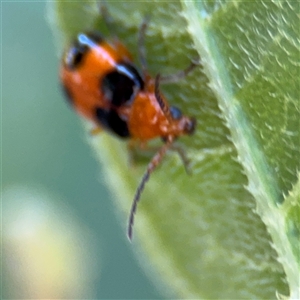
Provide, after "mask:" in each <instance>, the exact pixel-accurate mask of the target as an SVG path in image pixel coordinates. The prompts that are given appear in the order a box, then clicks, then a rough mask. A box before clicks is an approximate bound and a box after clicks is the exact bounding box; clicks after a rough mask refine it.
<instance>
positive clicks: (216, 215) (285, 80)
mask: <svg viewBox="0 0 300 300" xmlns="http://www.w3.org/2000/svg"><path fill="white" fill-rule="evenodd" d="M108 9H109V12H110V13H111V15H112V17H113V30H114V34H116V35H117V36H118V37H119V38H120V39H121V40H122V41H124V43H125V44H126V45H127V46H128V48H129V49H132V52H133V54H134V55H135V57H136V53H137V42H136V40H137V31H138V27H139V24H140V23H141V21H142V19H143V18H144V16H145V15H146V14H149V13H150V14H151V21H150V24H149V30H148V31H147V38H146V48H147V59H148V65H149V69H150V70H149V71H150V73H151V74H153V75H155V74H156V73H158V72H160V73H164V74H169V73H174V72H176V71H177V70H181V69H184V68H185V67H186V66H187V65H188V64H189V61H190V60H191V59H192V58H193V57H195V56H196V53H199V55H200V57H201V60H202V63H203V69H202V68H200V67H199V69H197V70H196V71H195V72H193V74H192V75H189V76H188V77H187V78H186V79H184V80H183V81H182V82H180V83H178V84H172V85H168V86H165V87H163V91H164V93H165V94H166V95H167V96H168V99H169V102H170V103H172V105H177V106H179V107H180V108H182V110H183V112H184V113H185V114H186V115H192V116H195V117H196V118H197V122H198V123H197V131H196V133H195V135H194V136H192V137H184V138H181V139H180V140H179V141H178V142H179V143H180V144H181V145H184V147H185V148H186V150H187V153H188V155H189V157H191V159H192V166H193V176H188V175H186V174H185V172H184V168H183V167H182V164H181V161H180V159H179V158H178V157H177V156H176V155H175V154H174V153H170V154H169V155H168V157H167V158H166V159H165V160H164V162H163V164H162V165H161V167H160V168H159V169H158V170H157V171H155V173H153V174H152V177H151V179H150V181H149V183H148V184H147V186H146V189H145V191H144V193H143V195H142V201H141V202H140V204H139V207H138V213H137V216H136V223H135V229H134V230H135V240H136V241H137V243H136V242H134V244H133V247H134V248H137V247H138V249H141V250H142V252H143V255H144V262H145V265H148V266H149V265H151V267H150V269H152V272H151V271H149V273H152V274H155V275H157V274H158V275H159V276H153V277H155V278H156V281H157V283H158V284H160V285H162V286H163V285H164V284H166V285H167V286H169V287H170V291H172V292H171V295H172V296H173V297H174V296H177V297H181V298H197V299H198V298H208V299H274V298H276V293H277V294H281V295H290V296H291V297H292V298H295V297H297V295H298V293H299V281H298V280H299V252H298V249H299V232H300V230H299V227H300V226H299V206H300V200H299V198H300V195H299V173H298V170H299V169H300V168H299V148H300V145H299V141H300V136H299V127H300V126H299V120H300V118H299V36H300V35H299V31H300V29H299V26H298V25H299V2H293V1H285V2H279V1H278V2H276V1H275V2H266V1H256V2H236V1H235V2H233V1H201V2H200V1H182V2H179V1H178V2H159V4H158V3H156V2H111V3H108ZM51 11H52V17H51V20H52V23H54V24H55V25H56V26H57V28H58V29H56V31H58V32H60V34H61V36H63V39H69V38H71V37H72V36H73V35H74V32H76V31H82V30H85V29H90V27H94V28H97V29H100V30H101V31H103V30H104V31H105V32H107V30H106V29H104V27H103V21H102V20H101V17H100V16H99V15H98V14H97V7H96V6H95V4H94V3H91V2H88V1H86V2H85V1H81V2H80V3H77V2H76V4H74V3H73V4H70V2H63V1H62V2H55V3H52V4H51ZM79 11H81V13H79ZM85 12H89V14H87V13H85ZM75 16H76V17H75ZM128 16H130V18H128ZM82 24H85V25H86V26H82ZM89 141H90V143H91V145H92V146H93V147H94V149H95V150H96V153H97V156H98V157H99V160H100V161H101V163H102V167H103V168H104V169H105V172H106V174H107V178H106V180H107V182H108V184H109V185H110V186H111V187H112V190H113V192H114V193H115V195H116V206H117V207H118V208H119V209H120V210H121V211H122V212H124V214H121V222H122V224H123V226H124V234H125V225H126V218H127V216H128V212H129V209H130V205H131V201H132V198H133V195H134V193H135V189H136V187H137V184H138V183H139V180H140V178H141V176H142V174H143V171H144V170H145V167H146V165H145V164H143V163H140V164H138V165H137V166H136V167H135V168H130V167H128V156H127V153H126V144H125V143H124V142H120V141H118V140H116V139H114V138H113V137H110V136H107V135H103V136H99V137H97V138H96V139H92V140H91V139H89ZM138 253H139V252H138ZM148 270H149V268H148ZM157 278H159V279H157ZM161 279H163V284H162V283H161Z"/></svg>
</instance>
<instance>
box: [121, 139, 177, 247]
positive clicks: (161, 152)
mask: <svg viewBox="0 0 300 300" xmlns="http://www.w3.org/2000/svg"><path fill="white" fill-rule="evenodd" d="M172 143H173V138H172V137H169V138H168V140H167V142H166V143H165V144H164V145H163V146H162V147H161V148H160V149H159V150H158V152H157V153H156V154H155V155H154V157H153V158H152V160H151V161H150V163H149V164H148V167H147V170H146V172H145V174H144V175H143V178H142V180H141V182H140V184H139V186H138V188H137V190H136V193H135V196H134V199H133V202H132V205H131V210H130V215H129V220H128V231H127V235H128V238H129V240H130V241H131V240H132V231H133V224H134V215H135V212H136V209H137V204H138V202H139V200H140V198H141V194H142V192H143V190H144V188H145V184H146V182H147V181H148V180H149V178H150V174H151V173H152V172H153V171H154V170H155V168H156V167H157V166H158V165H159V164H160V162H161V160H162V158H163V157H164V155H165V154H166V152H167V150H168V149H169V148H170V146H171V145H172Z"/></svg>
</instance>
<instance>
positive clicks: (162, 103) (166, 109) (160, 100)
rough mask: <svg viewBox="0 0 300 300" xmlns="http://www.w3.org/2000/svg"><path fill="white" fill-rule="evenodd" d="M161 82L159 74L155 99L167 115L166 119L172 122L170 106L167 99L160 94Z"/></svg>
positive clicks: (156, 81) (156, 78) (156, 79)
mask: <svg viewBox="0 0 300 300" xmlns="http://www.w3.org/2000/svg"><path fill="white" fill-rule="evenodd" d="M159 82H160V74H157V75H156V77H155V87H154V88H155V90H154V92H155V98H156V100H157V102H158V104H159V106H160V108H161V110H162V111H163V113H164V114H165V116H166V118H167V119H169V120H172V116H171V113H170V110H169V106H168V104H167V103H166V101H165V99H163V97H162V96H161V94H160V91H159Z"/></svg>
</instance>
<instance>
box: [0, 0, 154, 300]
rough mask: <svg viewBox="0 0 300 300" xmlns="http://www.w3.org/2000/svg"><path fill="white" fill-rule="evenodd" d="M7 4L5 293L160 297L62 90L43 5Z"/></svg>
mask: <svg viewBox="0 0 300 300" xmlns="http://www.w3.org/2000/svg"><path fill="white" fill-rule="evenodd" d="M1 5H2V43H1V46H2V87H1V91H2V116H1V119H2V122H1V125H2V145H1V150H2V162H1V164H2V191H1V192H2V201H3V215H2V216H3V239H2V249H3V257H2V260H3V268H4V269H3V278H2V280H3V283H4V284H3V291H2V293H3V295H2V299H3V298H8V299H9V298H40V299H41V298H79V297H80V298H82V299H83V298H97V299H100V298H101V299H103V298H107V299H150V298H151V299H160V295H159V292H158V291H157V290H156V288H155V287H154V286H153V284H152V283H151V282H150V280H149V279H148V278H147V276H146V275H145V273H144V271H143V270H142V269H141V267H140V266H139V263H138V262H137V260H136V258H135V257H134V255H133V252H134V251H135V249H134V245H131V244H130V243H129V242H128V241H127V238H126V235H125V225H126V224H122V226H120V223H121V222H120V220H119V219H120V218H118V214H117V213H116V209H115V207H114V205H113V201H112V194H110V191H109V190H108V189H107V188H106V186H105V184H104V176H105V174H103V173H102V172H101V168H100V166H99V165H98V164H97V163H96V160H95V159H94V157H93V153H92V151H91V149H90V148H89V147H88V145H87V143H86V142H85V136H84V130H83V127H82V125H81V124H80V120H79V118H78V116H77V115H75V113H74V112H73V111H71V109H70V108H69V107H68V105H67V103H66V102H65V101H64V99H63V96H62V94H61V91H60V88H59V82H58V74H57V72H58V71H57V70H58V65H59V58H58V57H57V56H56V49H55V46H54V44H53V39H52V32H51V30H50V28H49V26H48V24H47V20H46V3H45V2H25V1H24V2H13V1H5V2H1Z"/></svg>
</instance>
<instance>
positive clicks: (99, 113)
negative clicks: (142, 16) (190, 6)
mask: <svg viewBox="0 0 300 300" xmlns="http://www.w3.org/2000/svg"><path fill="white" fill-rule="evenodd" d="M146 27H147V22H146V21H144V22H143V23H142V26H141V29H140V33H139V39H138V44H139V57H140V63H141V68H142V72H139V71H138V70H137V68H136V67H135V66H134V64H133V60H132V57H131V55H130V53H129V51H128V50H127V49H126V47H125V46H124V45H123V44H122V43H120V42H119V41H116V40H113V41H110V42H109V41H107V40H105V39H104V38H103V37H102V35H101V34H100V33H98V32H96V31H92V32H87V33H80V34H78V36H77V38H76V39H75V40H74V41H73V43H72V44H71V45H70V46H69V48H68V49H67V50H66V52H65V53H64V56H63V59H62V64H61V68H60V78H61V83H62V86H63V89H64V91H65V94H66V96H67V98H68V99H69V101H70V102H71V104H72V105H73V107H74V108H75V110H76V111H77V112H78V113H79V114H80V115H82V116H83V117H85V118H87V119H88V120H90V121H92V122H93V123H94V125H95V130H93V131H94V132H96V131H97V130H98V129H100V128H101V129H104V130H107V131H109V132H111V133H112V134H113V135H116V136H118V137H120V138H124V139H129V140H131V141H138V142H141V143H143V144H145V143H146V142H147V141H149V140H151V139H154V138H157V137H160V138H162V140H163V142H164V144H163V145H162V147H161V148H160V149H159V150H158V152H157V153H156V155H155V156H154V157H153V158H152V160H151V161H150V163H149V164H148V167H147V170H146V172H145V174H144V176H143V178H142V180H141V182H140V185H139V186H138V188H137V191H136V194H135V197H134V200H133V203H132V207H131V212H130V217H129V223H128V237H129V239H132V228H133V223H134V214H135V212H136V207H137V203H138V201H139V199H140V196H141V193H142V191H143V189H144V186H145V183H146V182H147V181H148V179H149V177H150V174H151V173H152V171H153V170H154V169H155V168H156V167H157V166H158V165H159V163H160V162H161V160H162V158H163V156H164V155H165V153H166V151H167V150H168V149H170V148H172V147H173V142H174V140H175V139H176V138H177V137H179V136H181V135H187V134H188V135H190V134H192V133H193V132H194V130H195V125H196V122H195V120H194V119H193V118H190V117H187V116H184V115H182V113H181V111H180V110H179V109H178V108H177V107H174V106H169V104H168V102H167V101H166V99H165V97H164V95H163V94H162V93H161V92H160V89H159V85H160V83H166V82H174V81H177V80H178V79H181V78H183V77H184V76H185V75H186V74H187V73H189V72H190V71H191V70H192V69H193V68H194V67H195V66H196V65H197V63H194V62H192V63H191V65H190V66H189V67H188V68H187V69H186V70H184V71H181V72H179V73H178V74H175V75H171V76H165V77H163V76H160V75H159V74H158V75H157V76H156V77H155V79H153V78H152V77H151V76H150V75H149V73H148V72H147V65H146V59H145V49H144V43H143V42H144V36H145V30H146ZM174 149H175V150H177V151H178V152H179V154H180V156H181V158H182V159H183V161H184V163H186V162H187V160H186V158H185V156H184V152H183V151H181V150H179V148H176V147H174Z"/></svg>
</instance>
